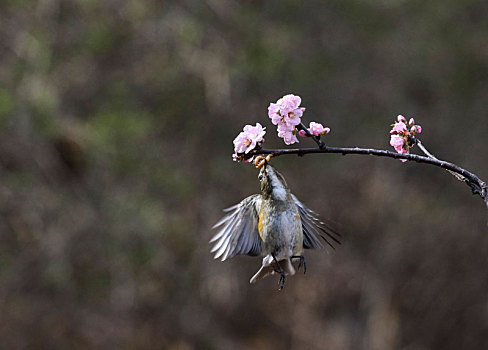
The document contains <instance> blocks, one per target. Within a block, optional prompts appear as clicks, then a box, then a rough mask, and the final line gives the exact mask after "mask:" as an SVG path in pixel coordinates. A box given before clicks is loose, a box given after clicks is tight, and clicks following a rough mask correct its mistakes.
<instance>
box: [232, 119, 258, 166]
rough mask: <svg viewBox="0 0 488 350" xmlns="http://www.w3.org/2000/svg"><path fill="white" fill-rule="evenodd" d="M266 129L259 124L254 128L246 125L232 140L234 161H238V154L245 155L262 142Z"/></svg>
mask: <svg viewBox="0 0 488 350" xmlns="http://www.w3.org/2000/svg"><path fill="white" fill-rule="evenodd" d="M265 134H266V128H263V126H262V125H261V124H259V123H256V125H255V126H252V125H246V126H245V127H244V129H243V130H242V131H241V133H240V134H239V135H237V137H236V138H235V139H234V151H235V153H234V154H233V155H232V158H233V159H234V160H239V154H243V153H244V154H247V153H249V152H250V151H251V150H253V149H254V148H256V146H258V145H260V144H261V143H262V142H264V135H265Z"/></svg>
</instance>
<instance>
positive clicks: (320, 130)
mask: <svg viewBox="0 0 488 350" xmlns="http://www.w3.org/2000/svg"><path fill="white" fill-rule="evenodd" d="M307 130H308V132H309V133H310V134H312V135H314V136H320V135H325V134H328V133H329V132H330V128H324V126H323V125H322V124H320V123H316V122H310V126H309V128H308V129H307ZM298 135H300V136H302V137H305V136H307V133H306V132H305V130H300V131H299V132H298Z"/></svg>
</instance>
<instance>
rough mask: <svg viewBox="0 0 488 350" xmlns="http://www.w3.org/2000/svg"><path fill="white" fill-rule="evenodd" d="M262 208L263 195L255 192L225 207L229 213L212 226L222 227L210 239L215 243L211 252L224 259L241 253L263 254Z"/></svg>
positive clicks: (216, 257)
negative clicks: (260, 224) (259, 231)
mask: <svg viewBox="0 0 488 350" xmlns="http://www.w3.org/2000/svg"><path fill="white" fill-rule="evenodd" d="M260 208H261V195H260V194H254V195H252V196H249V197H247V198H245V199H244V200H243V201H242V202H240V203H238V204H236V205H233V206H232V207H229V208H227V209H224V212H226V213H228V214H227V215H225V216H224V217H223V218H222V219H221V220H219V222H217V223H216V224H215V225H214V226H213V227H212V228H218V227H220V229H219V231H218V232H217V233H216V234H215V236H213V237H212V239H211V240H210V243H214V246H213V248H212V250H211V252H212V253H215V256H214V258H215V259H218V258H220V259H221V260H222V261H224V260H226V259H229V258H232V257H234V256H236V255H239V254H247V255H252V256H256V255H260V254H261V243H260V240H259V234H258V220H259V210H260Z"/></svg>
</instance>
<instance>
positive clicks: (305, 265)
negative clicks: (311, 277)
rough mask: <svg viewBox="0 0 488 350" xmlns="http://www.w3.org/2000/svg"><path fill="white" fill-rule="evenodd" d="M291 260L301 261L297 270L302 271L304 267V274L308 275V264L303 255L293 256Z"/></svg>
mask: <svg viewBox="0 0 488 350" xmlns="http://www.w3.org/2000/svg"><path fill="white" fill-rule="evenodd" d="M290 259H291V260H293V259H300V262H299V263H298V269H297V270H300V267H302V265H303V274H305V273H307V263H306V262H305V257H304V256H303V255H293V256H292V257H291V258H290Z"/></svg>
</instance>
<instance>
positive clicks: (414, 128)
mask: <svg viewBox="0 0 488 350" xmlns="http://www.w3.org/2000/svg"><path fill="white" fill-rule="evenodd" d="M410 132H411V133H413V134H420V133H421V132H422V127H421V126H420V125H414V126H412V127H411V128H410Z"/></svg>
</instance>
